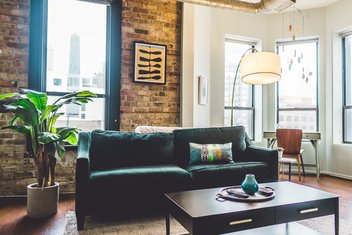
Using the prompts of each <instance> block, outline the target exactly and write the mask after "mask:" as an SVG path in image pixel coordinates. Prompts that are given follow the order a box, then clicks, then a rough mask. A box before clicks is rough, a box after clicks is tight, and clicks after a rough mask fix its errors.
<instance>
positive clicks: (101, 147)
mask: <svg viewBox="0 0 352 235" xmlns="http://www.w3.org/2000/svg"><path fill="white" fill-rule="evenodd" d="M90 146H91V147H90V152H89V156H90V165H91V169H92V170H99V169H111V168H116V167H127V166H144V165H155V164H168V163H172V159H173V148H174V147H173V134H172V133H149V134H138V133H135V132H117V131H101V130H96V131H93V132H92V134H91V144H90Z"/></svg>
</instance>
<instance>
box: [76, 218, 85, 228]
mask: <svg viewBox="0 0 352 235" xmlns="http://www.w3.org/2000/svg"><path fill="white" fill-rule="evenodd" d="M76 218H77V230H84V219H85V216H76Z"/></svg>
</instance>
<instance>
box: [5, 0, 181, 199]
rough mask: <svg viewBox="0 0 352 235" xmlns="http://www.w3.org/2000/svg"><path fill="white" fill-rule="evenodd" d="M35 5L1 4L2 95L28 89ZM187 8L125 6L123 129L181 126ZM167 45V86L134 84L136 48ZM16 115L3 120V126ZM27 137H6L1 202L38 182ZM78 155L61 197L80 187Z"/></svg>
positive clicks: (156, 0)
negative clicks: (140, 44) (77, 183)
mask: <svg viewBox="0 0 352 235" xmlns="http://www.w3.org/2000/svg"><path fill="white" fill-rule="evenodd" d="M29 5H30V1H29V0H0V50H1V52H2V53H1V54H0V92H1V93H8V92H14V91H17V89H16V88H14V87H13V86H15V85H16V83H14V81H17V86H19V87H27V86H28V41H29V7H30V6H29ZM181 11H182V9H181V4H180V3H176V1H166V0H150V1H140V0H123V16H122V17H123V19H122V31H123V33H122V65H121V66H122V67H121V69H122V81H121V129H122V130H133V129H134V128H135V127H136V126H138V125H164V126H177V125H179V122H180V121H179V110H180V108H179V106H180V90H179V89H180V67H181V66H180V44H181V17H182V14H181ZM134 41H145V42H150V43H157V44H164V45H167V50H168V53H167V62H166V64H167V72H166V80H167V83H166V85H149V84H138V83H133V82H132V76H133V68H132V67H133V56H132V54H133V42H134ZM10 118H11V115H1V116H0V126H3V125H5V124H6V123H7V121H9V120H10ZM24 151H25V139H24V138H23V136H22V135H21V134H18V133H14V132H10V131H0V196H3V195H16V194H26V185H28V184H30V183H33V182H35V170H34V166H33V161H32V160H28V159H24V158H23V154H24ZM75 158H76V152H75V151H69V152H68V153H67V154H66V157H65V159H64V161H62V163H58V166H57V167H56V171H57V174H56V178H57V180H58V181H59V182H60V184H61V186H60V191H61V192H72V191H74V187H75V175H74V171H75V170H74V169H75Z"/></svg>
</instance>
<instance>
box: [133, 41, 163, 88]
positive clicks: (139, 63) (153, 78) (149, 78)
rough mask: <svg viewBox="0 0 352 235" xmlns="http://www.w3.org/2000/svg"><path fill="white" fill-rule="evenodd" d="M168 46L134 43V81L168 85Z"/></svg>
mask: <svg viewBox="0 0 352 235" xmlns="http://www.w3.org/2000/svg"><path fill="white" fill-rule="evenodd" d="M166 54H167V47H166V45H161V44H151V43H145V42H134V75H133V81H134V82H140V83H149V84H166Z"/></svg>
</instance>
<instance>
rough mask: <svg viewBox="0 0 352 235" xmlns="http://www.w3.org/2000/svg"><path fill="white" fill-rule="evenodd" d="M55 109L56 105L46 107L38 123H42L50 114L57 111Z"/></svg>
mask: <svg viewBox="0 0 352 235" xmlns="http://www.w3.org/2000/svg"><path fill="white" fill-rule="evenodd" d="M57 108H58V106H57V105H48V106H46V108H45V110H44V112H43V113H42V115H41V116H40V123H42V122H43V121H44V120H46V119H47V118H48V116H49V115H50V114H52V113H54V112H55V111H56V110H57Z"/></svg>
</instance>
